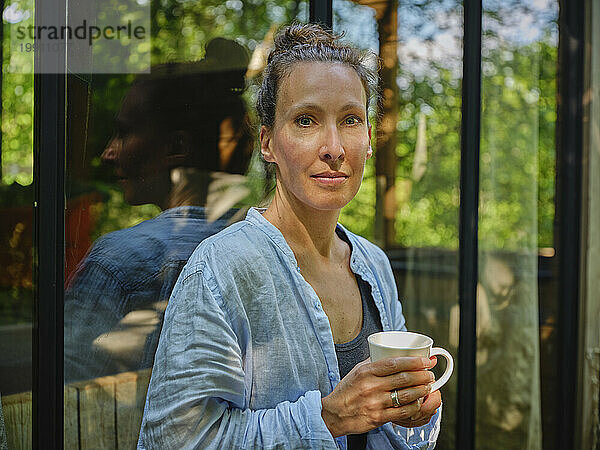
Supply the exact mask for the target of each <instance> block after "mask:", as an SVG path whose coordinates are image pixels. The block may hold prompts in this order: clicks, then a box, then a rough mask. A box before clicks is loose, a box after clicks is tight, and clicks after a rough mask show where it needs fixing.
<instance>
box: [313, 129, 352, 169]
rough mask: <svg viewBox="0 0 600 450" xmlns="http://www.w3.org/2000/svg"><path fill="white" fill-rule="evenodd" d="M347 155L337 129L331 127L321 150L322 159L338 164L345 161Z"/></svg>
mask: <svg viewBox="0 0 600 450" xmlns="http://www.w3.org/2000/svg"><path fill="white" fill-rule="evenodd" d="M345 154H346V152H345V151H344V147H343V145H342V141H341V139H340V134H339V131H338V129H337V127H331V128H330V129H329V130H328V131H327V136H326V139H325V142H324V143H323V145H322V146H321V148H320V150H319V156H320V158H321V159H322V160H323V161H325V162H336V161H338V160H340V161H341V160H343V159H344V156H345Z"/></svg>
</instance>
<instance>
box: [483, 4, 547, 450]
mask: <svg viewBox="0 0 600 450" xmlns="http://www.w3.org/2000/svg"><path fill="white" fill-rule="evenodd" d="M483 8H484V17H483V42H482V115H481V157H480V209H479V217H480V222H479V282H478V286H477V318H478V323H477V338H478V343H477V424H476V425H477V435H476V442H477V443H476V447H477V448H482V449H486V448H489V449H492V448H506V449H513V448H514V449H522V448H527V449H534V448H541V447H542V425H544V428H545V431H548V435H549V436H552V432H551V426H552V419H553V412H554V408H553V405H552V399H553V397H552V396H553V395H554V394H552V393H551V392H550V391H549V390H547V387H548V386H550V385H551V383H552V380H553V377H554V371H553V370H554V369H553V367H552V361H553V359H552V351H551V349H550V347H549V346H548V343H549V342H551V340H552V339H553V338H554V337H553V334H554V325H553V324H554V321H555V315H554V311H555V309H554V308H555V306H554V300H553V299H554V296H553V292H552V284H551V283H552V277H551V276H549V274H548V270H547V268H548V266H549V263H550V262H551V261H549V260H551V259H552V257H553V255H554V250H553V221H554V166H555V122H556V66H557V39H558V27H557V23H556V22H557V17H558V2H553V1H547V2H533V3H531V2H521V1H513V2H509V3H499V2H493V1H484V2H483ZM550 273H551V272H550ZM542 294H543V295H542ZM540 320H541V321H542V328H541V329H540ZM540 338H541V339H540ZM540 340H541V345H542V347H541V348H542V353H540ZM547 352H550V353H549V354H546V353H547ZM540 355H543V357H542V358H540ZM540 367H541V369H542V370H541V371H540ZM542 380H543V381H544V384H542ZM542 388H544V389H542ZM542 393H544V394H545V395H544V399H545V400H544V402H545V403H544V404H543V403H542ZM542 405H543V406H544V408H543V411H544V413H543V414H542ZM542 421H544V423H542ZM544 441H545V439H544ZM548 445H550V447H548V448H553V447H552V446H551V441H550V443H549V444H548Z"/></svg>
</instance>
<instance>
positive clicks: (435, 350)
mask: <svg viewBox="0 0 600 450" xmlns="http://www.w3.org/2000/svg"><path fill="white" fill-rule="evenodd" d="M367 340H368V341H369V351H370V353H371V362H375V361H379V360H380V359H384V358H397V357H399V356H424V357H426V358H429V357H431V356H434V355H440V356H443V357H444V358H446V362H447V364H446V371H445V372H444V374H443V375H442V376H441V377H440V379H439V380H437V381H436V382H435V383H433V384H432V385H431V392H433V391H437V390H438V389H439V388H441V387H442V386H443V385H444V384H446V382H447V381H448V380H449V379H450V375H452V371H453V370H454V360H453V359H452V356H451V355H450V353H448V352H447V351H446V350H444V349H443V348H439V347H432V346H433V339H431V338H430V337H429V336H425V335H424V334H419V333H411V332H408V331H382V332H380V333H375V334H372V335H370V336H369V337H368V338H367Z"/></svg>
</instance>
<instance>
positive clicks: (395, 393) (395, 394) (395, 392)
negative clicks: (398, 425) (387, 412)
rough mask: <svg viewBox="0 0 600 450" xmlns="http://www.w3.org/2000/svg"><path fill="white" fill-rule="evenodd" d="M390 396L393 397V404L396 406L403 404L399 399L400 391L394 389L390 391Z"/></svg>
mask: <svg viewBox="0 0 600 450" xmlns="http://www.w3.org/2000/svg"><path fill="white" fill-rule="evenodd" d="M390 397H392V406H393V407H394V408H399V407H400V406H402V405H401V404H400V400H398V391H396V390H393V391H392V392H390Z"/></svg>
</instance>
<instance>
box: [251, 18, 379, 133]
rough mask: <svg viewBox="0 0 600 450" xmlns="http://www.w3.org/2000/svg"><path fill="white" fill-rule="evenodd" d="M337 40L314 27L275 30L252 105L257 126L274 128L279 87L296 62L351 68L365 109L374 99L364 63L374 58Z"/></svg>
mask: <svg viewBox="0 0 600 450" xmlns="http://www.w3.org/2000/svg"><path fill="white" fill-rule="evenodd" d="M341 37H342V36H341V35H338V34H335V33H333V32H330V31H327V30H324V29H323V28H321V26H319V25H316V24H293V25H289V26H286V27H284V28H282V29H281V30H279V32H278V33H277V35H276V36H275V46H274V48H273V50H271V53H270V54H269V58H268V60H267V67H266V68H265V70H264V72H263V81H262V86H261V87H260V89H259V92H258V99H257V102H256V108H257V110H258V115H259V117H260V122H261V125H264V126H266V127H269V128H271V127H272V126H273V125H274V123H275V105H276V104H277V94H278V88H279V85H280V83H281V80H282V79H283V78H285V77H286V76H287V75H288V74H289V73H290V71H291V70H292V66H293V65H294V64H295V63H299V62H332V63H340V64H344V65H347V66H350V67H352V68H353V69H354V70H355V71H356V73H357V74H358V76H359V77H360V80H361V82H362V84H363V87H364V89H365V94H366V96H367V105H366V106H367V108H368V106H369V101H370V99H371V98H374V97H377V71H376V70H372V69H370V68H368V67H367V60H368V59H369V58H372V57H374V55H373V54H372V53H370V52H368V51H363V50H358V49H356V48H354V47H351V46H349V45H346V44H343V43H341V42H339V40H340V38H341ZM375 58H376V57H375ZM376 60H377V59H376Z"/></svg>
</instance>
